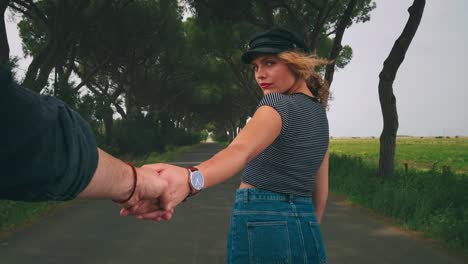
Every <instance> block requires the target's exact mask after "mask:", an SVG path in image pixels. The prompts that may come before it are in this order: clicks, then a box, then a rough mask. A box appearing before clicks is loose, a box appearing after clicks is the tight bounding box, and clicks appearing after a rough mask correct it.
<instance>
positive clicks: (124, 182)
mask: <svg viewBox="0 0 468 264" xmlns="http://www.w3.org/2000/svg"><path fill="white" fill-rule="evenodd" d="M98 153H99V160H98V166H97V169H96V172H95V173H94V176H93V178H92V179H91V181H90V183H89V184H88V186H87V187H86V188H85V189H84V190H83V191H82V192H81V193H80V194H79V195H78V198H80V199H114V200H123V199H126V198H128V196H129V195H130V193H131V192H132V189H133V181H134V179H133V170H132V168H131V167H130V166H129V165H128V164H126V163H124V162H123V161H121V160H119V159H117V158H114V157H113V156H111V155H109V154H107V153H106V152H104V151H103V150H101V149H99V148H98Z"/></svg>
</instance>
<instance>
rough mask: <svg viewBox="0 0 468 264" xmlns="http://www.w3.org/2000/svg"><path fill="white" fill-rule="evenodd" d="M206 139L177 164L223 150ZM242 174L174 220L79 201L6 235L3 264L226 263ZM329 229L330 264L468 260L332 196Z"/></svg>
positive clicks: (179, 210)
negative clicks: (147, 219) (151, 218)
mask: <svg viewBox="0 0 468 264" xmlns="http://www.w3.org/2000/svg"><path fill="white" fill-rule="evenodd" d="M220 149H221V148H220V146H219V145H217V144H201V145H199V146H197V147H196V148H194V149H193V150H192V151H190V152H188V153H186V154H185V155H183V156H181V157H180V158H179V159H177V160H175V161H174V162H172V163H174V164H177V165H181V166H188V165H194V164H198V163H199V162H200V161H203V160H205V159H207V158H209V157H211V156H212V155H213V154H214V153H215V152H216V151H218V150H220ZM239 181H240V178H239V176H235V177H233V178H232V179H231V180H229V181H228V182H226V183H224V184H221V185H219V186H217V187H214V188H211V189H208V190H205V191H204V192H202V193H201V194H200V195H198V196H196V197H193V198H192V199H191V200H190V201H189V202H187V203H184V204H182V205H181V206H179V207H178V208H177V209H176V211H175V215H174V218H173V219H172V220H171V221H169V222H161V223H154V222H143V221H138V220H136V219H134V218H130V217H119V215H118V211H119V208H118V207H117V206H116V205H114V204H112V203H111V202H109V201H98V202H94V201H86V202H77V203H76V204H74V205H73V206H71V207H69V208H65V209H61V210H58V211H56V212H54V213H53V214H51V215H49V216H48V217H46V218H44V219H42V220H41V221H39V222H38V223H36V224H35V225H33V226H31V227H28V228H25V229H22V230H20V231H18V232H16V233H15V234H14V235H12V236H10V237H8V238H7V239H4V240H1V241H0V264H13V263H15V264H16V263H28V264H29V263H50V264H53V263H67V264H73V263H99V264H105V263H116V264H117V263H184V264H185V263H187V264H188V263H203V264H208V263H224V262H225V244H226V242H225V240H226V237H227V232H228V229H229V218H230V215H231V206H232V204H233V201H234V190H235V189H236V187H237V186H238V184H239ZM323 222H324V223H323V225H322V230H323V233H324V238H325V242H326V245H327V250H328V256H329V263H352V264H354V263H360V264H361V263H364V264H368V263H369V264H370V263H426V264H432V263H434V264H435V263H454V264H455V263H468V261H467V259H466V258H465V259H463V258H464V256H463V257H461V256H460V255H457V256H455V255H454V254H452V252H449V251H447V250H444V249H442V248H441V247H440V246H439V245H438V244H436V243H433V242H429V241H427V240H424V239H421V238H419V236H415V235H411V234H408V232H403V231H401V230H400V229H398V228H395V227H393V226H392V225H391V224H389V223H388V221H386V220H385V219H383V218H381V217H378V216H374V215H373V214H372V213H369V211H368V210H365V209H361V208H359V207H356V206H352V205H349V204H347V203H346V202H345V201H344V200H343V199H342V198H339V197H337V196H336V195H331V196H330V199H329V203H328V206H327V211H326V215H325V217H324V220H323Z"/></svg>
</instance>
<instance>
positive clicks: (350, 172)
mask: <svg viewBox="0 0 468 264" xmlns="http://www.w3.org/2000/svg"><path fill="white" fill-rule="evenodd" d="M376 175H377V167H375V166H372V165H369V164H368V163H366V162H363V160H362V159H361V158H359V157H351V156H348V155H336V154H332V155H331V156H330V189H331V190H332V191H335V192H339V193H343V194H345V195H347V196H348V197H349V198H350V199H351V200H353V201H356V202H357V203H359V204H362V205H364V206H367V207H370V208H373V209H375V210H376V211H378V212H380V213H383V214H385V215H388V216H391V217H395V218H396V219H397V220H398V221H399V222H400V223H401V224H402V225H404V226H406V227H408V228H411V229H415V230H420V231H424V232H426V233H428V234H429V235H431V236H432V237H434V238H437V239H442V240H445V241H446V242H447V243H448V244H451V245H455V246H461V247H463V248H465V249H468V228H467V226H468V213H467V210H468V208H467V205H468V174H462V175H458V174H452V173H445V174H444V173H440V172H431V171H419V170H409V172H408V175H406V174H405V173H404V172H403V171H401V170H399V171H398V173H397V176H396V177H394V178H386V179H382V178H380V177H377V176H376Z"/></svg>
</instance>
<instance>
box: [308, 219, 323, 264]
mask: <svg viewBox="0 0 468 264" xmlns="http://www.w3.org/2000/svg"><path fill="white" fill-rule="evenodd" d="M317 225H318V224H317V223H315V222H312V221H310V222H309V228H310V231H311V232H312V236H313V237H314V241H315V250H316V251H317V258H318V261H319V263H320V264H326V263H327V259H326V257H324V256H322V255H321V254H320V249H319V241H318V239H317V236H316V234H315V230H313V226H317Z"/></svg>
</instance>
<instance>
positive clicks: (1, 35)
mask: <svg viewBox="0 0 468 264" xmlns="http://www.w3.org/2000/svg"><path fill="white" fill-rule="evenodd" d="M7 7H8V1H6V0H2V1H0V14H2V20H0V65H2V64H7V63H8V62H9V60H10V47H9V46H8V39H7V34H6V27H5V12H6V10H7Z"/></svg>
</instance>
